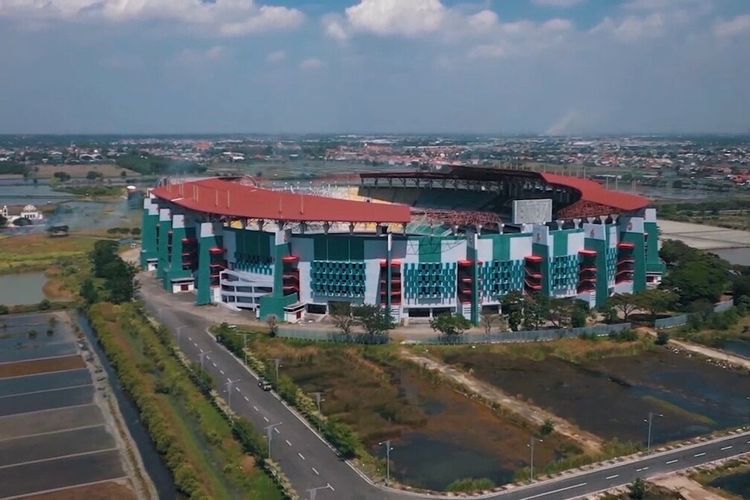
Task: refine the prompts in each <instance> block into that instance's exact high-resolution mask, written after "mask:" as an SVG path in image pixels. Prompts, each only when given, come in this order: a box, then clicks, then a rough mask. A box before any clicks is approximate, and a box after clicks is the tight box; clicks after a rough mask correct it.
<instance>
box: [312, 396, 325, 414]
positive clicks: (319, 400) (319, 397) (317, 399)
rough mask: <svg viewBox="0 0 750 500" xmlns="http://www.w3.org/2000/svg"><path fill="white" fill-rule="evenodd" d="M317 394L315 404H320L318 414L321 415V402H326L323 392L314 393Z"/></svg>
mask: <svg viewBox="0 0 750 500" xmlns="http://www.w3.org/2000/svg"><path fill="white" fill-rule="evenodd" d="M313 394H315V402H316V403H318V413H320V402H321V401H325V400H324V399H323V398H322V397H321V396H323V393H322V392H313Z"/></svg>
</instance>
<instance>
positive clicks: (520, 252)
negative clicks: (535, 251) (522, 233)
mask: <svg viewBox="0 0 750 500" xmlns="http://www.w3.org/2000/svg"><path fill="white" fill-rule="evenodd" d="M531 241H532V240H531V235H528V237H517V238H511V239H510V260H520V259H523V258H524V257H527V256H529V255H531Z"/></svg>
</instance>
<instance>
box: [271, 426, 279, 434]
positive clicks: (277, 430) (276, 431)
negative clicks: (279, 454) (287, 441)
mask: <svg viewBox="0 0 750 500" xmlns="http://www.w3.org/2000/svg"><path fill="white" fill-rule="evenodd" d="M273 430H274V432H275V433H276V434H281V431H279V428H278V427H274V428H273Z"/></svg>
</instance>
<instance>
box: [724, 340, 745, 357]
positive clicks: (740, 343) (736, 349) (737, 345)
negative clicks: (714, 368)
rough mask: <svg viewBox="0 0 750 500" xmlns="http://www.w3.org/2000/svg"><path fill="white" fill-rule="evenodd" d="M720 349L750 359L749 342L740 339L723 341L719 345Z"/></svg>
mask: <svg viewBox="0 0 750 500" xmlns="http://www.w3.org/2000/svg"><path fill="white" fill-rule="evenodd" d="M721 349H722V350H724V351H727V352H731V353H732V354H736V355H738V356H742V357H745V358H750V342H748V341H747V340H742V339H731V340H725V341H724V342H723V343H722V344H721Z"/></svg>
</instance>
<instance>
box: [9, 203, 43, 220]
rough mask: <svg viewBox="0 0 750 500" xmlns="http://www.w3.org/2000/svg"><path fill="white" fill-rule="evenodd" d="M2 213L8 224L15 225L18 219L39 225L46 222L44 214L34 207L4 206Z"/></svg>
mask: <svg viewBox="0 0 750 500" xmlns="http://www.w3.org/2000/svg"><path fill="white" fill-rule="evenodd" d="M0 213H1V214H2V216H3V217H5V218H6V219H7V223H8V224H13V223H15V221H17V220H18V219H28V220H29V221H31V223H37V222H41V221H42V220H44V214H42V212H41V211H39V209H37V208H36V207H35V206H34V205H24V206H23V207H22V208H19V207H14V206H11V207H8V205H3V209H2V211H1V212H0Z"/></svg>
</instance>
